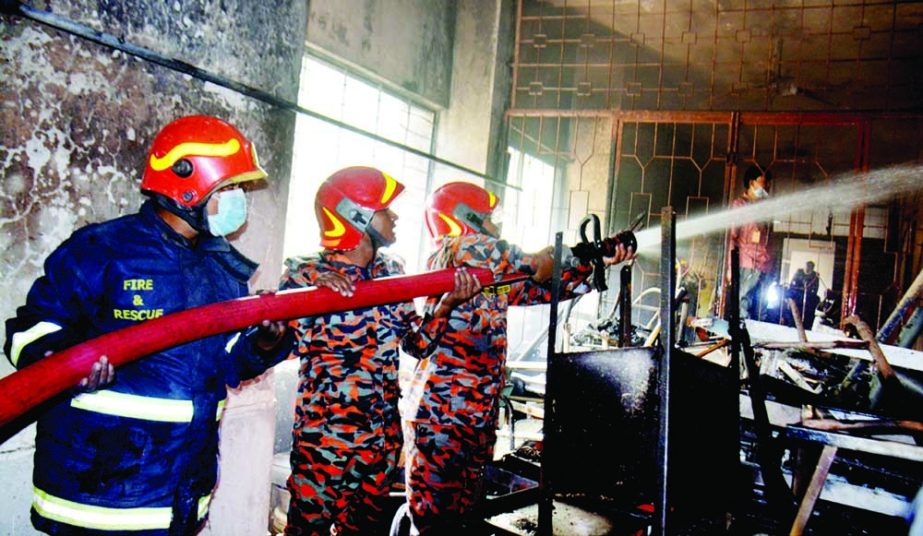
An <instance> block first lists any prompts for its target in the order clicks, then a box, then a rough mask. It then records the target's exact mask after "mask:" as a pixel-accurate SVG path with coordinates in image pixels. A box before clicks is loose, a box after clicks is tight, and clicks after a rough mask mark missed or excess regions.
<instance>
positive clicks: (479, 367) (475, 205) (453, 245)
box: [403, 182, 632, 535]
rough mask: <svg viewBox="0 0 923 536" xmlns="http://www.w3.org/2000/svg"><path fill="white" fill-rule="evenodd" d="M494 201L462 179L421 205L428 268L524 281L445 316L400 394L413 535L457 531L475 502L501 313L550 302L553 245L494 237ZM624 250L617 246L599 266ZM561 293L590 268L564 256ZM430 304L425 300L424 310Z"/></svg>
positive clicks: (494, 403) (490, 425) (498, 363)
mask: <svg viewBox="0 0 923 536" xmlns="http://www.w3.org/2000/svg"><path fill="white" fill-rule="evenodd" d="M498 203H499V199H498V198H497V197H496V196H495V195H494V194H492V193H491V192H488V191H487V190H485V189H483V188H481V187H479V186H475V185H473V184H467V183H462V182H453V183H448V184H446V185H444V186H442V187H441V188H439V189H437V190H436V191H435V192H434V193H433V195H432V197H431V199H430V201H429V203H428V205H427V208H426V224H427V228H428V230H429V232H430V234H431V235H432V236H433V238H434V239H435V240H436V242H437V244H438V246H437V250H436V251H435V253H433V254H432V256H431V257H430V258H429V261H428V266H429V269H430V270H437V269H440V268H450V267H460V266H469V267H475V268H487V269H490V270H491V271H493V272H494V274H496V275H497V276H501V275H506V274H511V273H516V272H521V273H527V274H531V275H532V277H531V278H530V279H527V280H526V281H524V282H519V283H513V284H510V285H505V286H504V285H501V286H496V287H488V288H485V289H484V290H483V291H482V292H481V293H480V294H479V295H477V296H474V297H473V298H472V299H471V300H469V301H467V302H466V303H464V304H462V305H460V306H459V307H457V308H456V309H455V310H453V311H452V312H451V314H450V316H449V320H448V324H449V325H448V328H447V329H446V332H445V334H444V335H443V336H442V337H441V339H440V340H439V341H437V343H436V348H435V350H434V351H433V352H432V353H431V354H430V356H429V357H428V358H427V359H422V360H420V361H419V362H418V363H417V367H416V370H415V371H414V379H413V382H412V385H411V388H410V392H409V393H408V394H407V397H406V399H405V401H404V404H405V406H404V407H403V410H404V411H403V416H404V419H405V421H404V436H405V445H406V447H405V448H406V449H407V450H406V456H405V459H406V462H405V463H406V482H407V493H408V501H409V507H410V514H411V518H412V521H413V528H414V532H415V533H419V534H436V535H444V534H463V533H465V531H466V530H467V529H466V528H465V523H466V516H467V515H470V514H471V512H472V511H473V509H474V507H475V506H476V505H477V503H478V501H479V499H480V496H481V488H482V480H483V479H482V471H483V469H484V466H485V465H486V464H487V463H488V462H489V461H490V460H491V458H492V454H493V446H494V442H495V440H496V426H497V417H498V400H499V395H500V391H501V390H502V388H503V378H504V375H503V368H504V363H505V361H506V313H507V309H508V308H509V307H510V306H511V305H532V304H539V303H548V302H549V301H550V300H551V286H550V284H549V280H550V277H551V271H552V266H553V259H552V256H551V248H546V249H544V250H542V251H540V252H538V253H535V254H527V253H524V252H523V251H522V250H521V249H520V248H519V247H518V246H516V245H513V244H510V243H508V242H506V241H505V240H501V239H500V238H499V228H498V227H497V225H496V224H494V222H492V221H491V214H492V213H493V212H494V209H495V208H496V207H497V204H498ZM631 255H632V252H631V251H630V250H629V251H626V250H625V248H624V246H621V245H620V246H619V247H618V250H617V251H616V254H615V256H613V257H608V258H604V261H605V263H606V265H612V264H616V263H618V262H621V261H623V260H626V259H627V258H628V257H630V256H631ZM563 265H564V266H566V267H567V266H570V267H569V268H565V269H564V270H563V273H562V281H561V298H562V299H569V298H572V297H574V296H576V295H577V294H581V293H585V292H588V291H589V290H590V289H591V288H590V286H589V285H588V284H587V278H588V277H589V276H590V275H591V274H592V268H591V267H590V266H588V265H584V264H582V263H580V262H579V261H577V260H576V259H575V258H567V259H565V260H564V263H563ZM434 305H435V303H432V302H430V303H428V304H427V310H429V309H430V308H431V307H433V306H434Z"/></svg>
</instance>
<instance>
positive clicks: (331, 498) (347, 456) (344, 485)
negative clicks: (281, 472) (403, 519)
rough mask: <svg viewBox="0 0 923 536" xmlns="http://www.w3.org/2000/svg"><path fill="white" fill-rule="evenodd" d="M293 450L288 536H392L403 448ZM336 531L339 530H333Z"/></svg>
mask: <svg viewBox="0 0 923 536" xmlns="http://www.w3.org/2000/svg"><path fill="white" fill-rule="evenodd" d="M343 447H344V448H342V449H331V448H317V447H316V446H314V445H310V444H306V443H297V444H296V445H295V446H294V447H293V448H292V455H291V466H292V468H293V470H292V476H291V477H289V479H288V490H289V492H290V493H291V496H292V499H291V502H290V504H289V511H288V525H287V526H286V527H285V534H286V535H287V536H315V535H317V536H328V535H331V534H336V535H338V536H343V535H352V534H356V535H358V534H363V535H374V534H387V527H388V524H389V523H390V521H391V512H390V511H389V510H388V507H389V500H388V494H389V492H390V491H391V487H392V484H393V483H394V482H395V481H397V480H398V479H399V478H400V473H399V472H398V469H397V461H398V456H399V454H400V448H399V447H397V448H393V449H390V450H389V449H385V448H381V449H368V448H353V447H351V446H350V445H348V443H346V442H344V443H343ZM331 527H334V528H333V530H331Z"/></svg>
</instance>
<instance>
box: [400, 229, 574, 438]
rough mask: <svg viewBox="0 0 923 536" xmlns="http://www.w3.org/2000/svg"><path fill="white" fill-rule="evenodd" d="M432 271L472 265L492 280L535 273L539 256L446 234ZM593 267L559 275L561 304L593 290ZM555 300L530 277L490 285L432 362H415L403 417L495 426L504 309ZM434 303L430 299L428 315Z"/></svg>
mask: <svg viewBox="0 0 923 536" xmlns="http://www.w3.org/2000/svg"><path fill="white" fill-rule="evenodd" d="M428 265H429V269H430V270H437V269H440V268H451V267H458V266H470V267H475V268H487V269H489V270H491V271H492V272H493V273H494V274H495V275H497V276H502V275H506V274H512V273H517V272H519V273H533V272H534V271H535V269H536V265H537V259H536V257H535V256H534V255H530V254H526V253H524V252H523V251H522V250H521V249H520V248H519V247H518V246H515V245H513V244H510V243H508V242H506V241H505V240H499V239H495V238H492V237H489V236H486V235H481V234H475V235H465V236H460V237H446V238H445V239H444V240H443V241H442V244H441V246H440V248H439V249H438V250H437V251H436V252H435V253H433V255H432V256H430V258H429V261H428ZM591 273H592V269H591V268H589V267H586V266H583V265H578V267H576V268H568V269H565V270H564V271H563V273H562V286H561V299H569V298H572V297H574V296H575V295H577V294H583V293H586V292H589V291H590V290H591V288H590V286H589V285H588V284H587V283H586V280H587V278H588V277H589V276H590V274H591ZM550 301H551V285H550V283H548V284H545V285H539V284H537V283H535V282H533V281H532V280H527V281H524V282H519V283H513V284H509V285H499V286H496V287H487V288H485V289H484V290H483V292H481V293H480V294H478V295H476V296H474V297H473V298H471V299H470V300H468V301H467V302H465V303H463V304H461V305H459V306H458V307H456V308H455V309H454V310H453V311H452V313H451V314H450V315H449V326H448V328H447V330H446V333H445V334H444V335H443V336H442V338H441V339H439V341H438V342H437V343H436V349H435V350H434V351H433V353H432V354H431V355H430V357H429V358H428V359H423V360H421V361H420V362H419V363H418V364H417V368H416V370H415V373H414V379H413V383H412V386H411V389H410V392H409V393H408V396H407V400H406V401H405V404H406V405H405V406H404V410H405V411H404V412H403V413H404V418H405V419H408V420H411V421H430V422H433V423H436V424H444V425H462V426H465V427H475V428H477V427H484V426H486V427H493V426H494V424H495V423H496V417H497V407H496V406H497V400H498V397H499V393H500V390H501V389H502V388H503V368H504V364H505V363H506V344H507V342H506V338H507V335H506V312H507V309H508V308H509V307H510V306H511V305H533V304H539V303H548V302H550ZM435 305H436V303H435V302H434V301H433V300H430V301H429V302H428V303H427V311H431V310H433V308H434V307H435Z"/></svg>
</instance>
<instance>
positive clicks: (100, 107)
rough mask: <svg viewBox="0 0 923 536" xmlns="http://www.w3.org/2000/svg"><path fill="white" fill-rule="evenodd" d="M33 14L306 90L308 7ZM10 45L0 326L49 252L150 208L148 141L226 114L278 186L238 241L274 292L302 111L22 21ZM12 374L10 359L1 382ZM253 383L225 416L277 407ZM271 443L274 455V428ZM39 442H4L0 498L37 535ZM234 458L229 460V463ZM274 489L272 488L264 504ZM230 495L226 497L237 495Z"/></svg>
mask: <svg viewBox="0 0 923 536" xmlns="http://www.w3.org/2000/svg"><path fill="white" fill-rule="evenodd" d="M32 6H33V7H35V8H36V9H47V10H50V11H52V12H53V13H55V14H57V15H60V16H62V17H65V18H67V19H71V20H73V21H75V22H77V23H80V24H84V25H87V26H90V27H92V28H93V29H96V30H99V31H102V32H106V33H109V34H113V35H115V36H118V37H120V38H123V39H124V40H125V41H126V42H128V43H132V44H135V45H138V46H141V47H145V48H148V49H151V50H153V51H156V52H158V53H160V54H163V55H165V56H169V57H174V58H176V59H179V60H183V61H186V62H189V63H191V64H193V65H195V66H197V67H199V68H202V69H205V70H207V71H210V72H213V73H217V74H219V75H222V76H225V77H227V78H230V79H232V80H235V81H238V82H242V83H244V84H247V85H251V86H255V87H258V88H260V89H263V90H265V91H268V92H271V93H274V94H276V95H278V96H280V97H282V98H285V99H289V100H294V99H295V97H296V96H297V90H298V82H299V81H298V75H299V73H300V65H301V56H302V53H303V43H304V35H305V27H306V25H307V3H306V2H304V1H303V0H270V1H265V2H250V1H248V0H199V1H184V2H179V1H172V2H159V1H158V2H154V1H150V0H98V1H78V0H71V1H67V2H58V1H47V2H34V3H32ZM0 40H2V46H0V250H2V251H3V255H2V257H0V315H2V318H3V319H5V318H9V317H11V316H13V314H14V313H15V308H16V307H17V306H18V305H20V304H22V303H23V302H24V301H25V296H26V293H27V291H28V289H29V287H30V285H31V283H32V281H34V280H35V279H36V278H37V277H38V276H40V275H41V273H42V262H43V260H44V258H45V257H46V256H47V255H48V254H49V253H50V252H51V251H52V250H53V249H54V248H55V247H56V246H57V245H58V244H60V242H61V241H63V240H64V239H65V238H67V236H69V235H70V234H71V232H72V231H74V230H75V229H77V228H79V227H81V226H83V225H85V224H87V223H90V222H97V221H103V220H106V219H110V218H113V217H116V216H119V215H122V214H127V213H130V212H133V211H135V210H136V209H137V207H138V206H140V204H141V202H142V196H141V195H140V193H139V191H138V184H139V181H140V175H141V171H142V169H143V164H144V159H145V156H146V153H147V149H148V145H149V142H150V140H151V139H152V138H153V136H154V134H156V132H157V131H158V130H159V128H160V127H161V126H163V125H164V124H166V123H167V122H169V121H170V120H172V119H174V118H176V117H179V116H182V115H187V114H192V113H204V114H212V115H216V116H220V117H223V118H225V119H227V120H229V121H230V122H232V123H233V124H235V125H236V126H238V127H239V128H240V129H241V130H242V131H243V132H245V133H246V134H247V135H249V136H250V137H251V138H252V139H253V140H254V141H255V143H256V146H257V148H258V149H259V154H260V157H261V161H262V163H263V165H264V167H265V168H266V169H267V171H268V172H269V174H270V177H271V178H270V181H269V183H268V186H267V187H266V188H264V189H262V190H260V191H257V192H256V193H255V196H254V199H253V203H252V208H251V218H250V221H249V223H248V225H247V227H246V229H245V230H244V232H243V233H241V235H240V236H239V238H237V239H236V242H235V243H236V245H237V246H238V248H240V249H241V250H242V251H244V253H245V254H247V255H248V256H249V257H251V258H253V259H254V260H256V261H257V262H259V263H260V264H261V265H262V268H261V271H260V273H259V274H258V276H257V277H256V278H255V280H254V281H253V283H254V287H256V288H274V287H275V285H276V281H277V278H278V273H279V269H280V266H281V261H282V258H281V256H282V236H283V226H284V223H285V200H286V199H287V189H288V177H289V167H290V161H291V153H292V136H293V130H294V115H293V114H292V113H290V112H284V111H279V110H277V109H273V108H271V107H269V106H268V105H265V104H262V103H260V102H257V101H254V100H252V99H249V98H247V97H244V96H241V95H239V94H236V93H234V92H231V91H229V90H226V89H224V88H220V87H218V86H215V85H213V84H209V83H203V82H201V81H198V80H196V79H194V78H192V77H190V76H188V75H184V74H180V73H177V72H174V71H171V70H169V69H166V68H163V67H160V66H157V65H153V64H150V63H147V62H145V61H143V60H140V59H137V58H134V57H130V56H127V55H126V54H124V53H120V52H116V51H113V50H111V49H109V48H106V47H104V46H101V45H97V44H94V43H91V42H88V41H85V40H83V39H81V38H78V37H74V36H71V35H68V34H65V33H63V32H60V31H58V30H55V29H52V28H50V27H48V26H44V25H40V24H37V23H33V22H30V21H28V20H25V19H23V18H21V17H13V16H9V15H0ZM3 337H4V335H2V334H0V343H2V342H4V341H3ZM11 370H12V369H11V367H9V364H8V363H7V362H6V359H3V360H2V364H0V375H6V374H9V373H10V372H11ZM252 389H253V390H254V391H255V392H257V393H258V394H255V395H251V394H247V395H245V396H241V397H238V398H237V399H235V400H232V401H231V402H230V405H229V408H231V407H233V406H234V405H235V401H236V406H237V407H238V408H239V409H238V411H239V412H241V413H240V415H244V414H246V412H247V411H248V410H247V408H257V409H256V410H254V411H263V409H262V408H263V406H264V405H265V403H266V402H267V400H268V401H272V400H273V399H272V396H273V395H272V389H271V386H265V385H262V386H261V385H260V382H257V384H256V385H255V386H254V387H252ZM246 392H247V391H246V390H245V393H246ZM259 393H262V394H259ZM228 411H229V412H230V411H231V409H229V410H228ZM254 415H256V413H254ZM243 420H244V421H246V419H245V418H244V419H243ZM235 421H236V422H240V421H241V419H235ZM240 426H243V428H238V429H233V428H230V429H229V428H228V427H224V428H223V430H222V433H223V437H222V441H223V442H225V441H233V440H234V439H235V438H237V439H238V440H239V441H245V439H243V438H245V437H246V434H245V433H244V431H245V427H246V425H245V423H244V424H241V425H240ZM266 435H267V436H268V437H267V438H266V441H267V447H266V448H267V449H268V451H269V453H270V454H271V442H272V437H271V435H272V433H271V431H270V432H269V433H268V434H266ZM33 437H34V427H29V428H27V429H26V430H24V431H23V432H22V433H20V434H18V435H17V436H15V437H14V438H12V439H8V440H7V441H5V442H3V443H0V482H2V483H0V490H2V491H0V493H2V495H3V496H4V497H8V498H10V500H7V501H4V502H3V504H0V519H2V520H3V521H2V522H0V533H4V534H17V535H18V534H31V533H32V529H31V526H30V523H29V502H30V501H31V451H32V445H33ZM244 446H245V447H254V445H249V446H248V445H247V444H246V443H244ZM258 446H259V448H262V445H258ZM222 448H224V446H223V447H222ZM226 462H227V460H224V459H223V460H222V464H223V466H224V465H225V463H226ZM268 463H269V462H268V461H267V464H266V469H265V472H266V473H267V476H266V478H267V480H268V471H269V466H268ZM231 467H233V466H231ZM224 469H225V468H224V467H223V470H224ZM232 470H233V469H232ZM225 472H226V471H225ZM268 493H269V490H268V485H267V486H266V488H265V495H266V499H265V502H266V503H267V504H268ZM228 494H229V492H226V493H225V496H226V498H227V500H233V499H232V498H231V497H230V496H229V495H228ZM219 495H220V492H219ZM248 500H249V499H248ZM216 501H218V499H217V498H216ZM244 506H246V504H245V505H244ZM234 508H238V509H239V505H235V507H234ZM234 508H226V509H225V511H226V512H230V511H233V509H234ZM260 508H263V506H262V505H260ZM221 509H222V508H221V505H220V504H216V505H215V510H214V511H213V521H216V522H217V521H220V519H216V518H220V516H219V515H217V512H218V511H220V510H221ZM265 511H266V510H265V509H263V510H262V511H260V512H259V514H258V515H257V516H253V515H251V516H246V517H248V518H253V517H256V518H257V519H256V523H257V524H258V525H259V526H261V527H263V528H264V529H265V526H266V524H265ZM245 514H246V512H238V514H237V515H238V516H244V515H245ZM249 522H250V521H248V523H249ZM212 530H213V532H214V533H224V534H227V533H228V532H221V529H218V528H213V529H212Z"/></svg>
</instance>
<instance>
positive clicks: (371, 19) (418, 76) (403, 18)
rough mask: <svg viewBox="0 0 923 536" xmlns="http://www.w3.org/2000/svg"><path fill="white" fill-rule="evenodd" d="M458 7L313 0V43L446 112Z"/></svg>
mask: <svg viewBox="0 0 923 536" xmlns="http://www.w3.org/2000/svg"><path fill="white" fill-rule="evenodd" d="M492 3H493V2H487V4H492ZM456 4H457V2H454V1H452V0H311V14H310V19H309V21H308V42H309V43H310V45H312V46H314V47H317V48H319V49H322V50H323V51H324V52H326V53H328V54H330V55H331V56H333V57H335V58H337V59H339V60H341V61H346V62H347V63H349V64H351V65H352V66H355V67H358V68H359V69H362V70H365V71H367V72H369V73H371V74H372V75H374V76H375V77H378V78H380V79H382V80H386V81H388V82H390V83H391V85H393V86H395V87H398V88H401V89H403V90H405V91H408V92H410V93H412V94H414V95H416V96H418V97H419V98H421V99H424V100H426V101H428V102H429V103H431V104H434V105H436V106H441V107H445V106H448V105H449V84H450V82H451V78H452V75H451V68H452V44H453V33H454V30H455V12H456Z"/></svg>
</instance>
